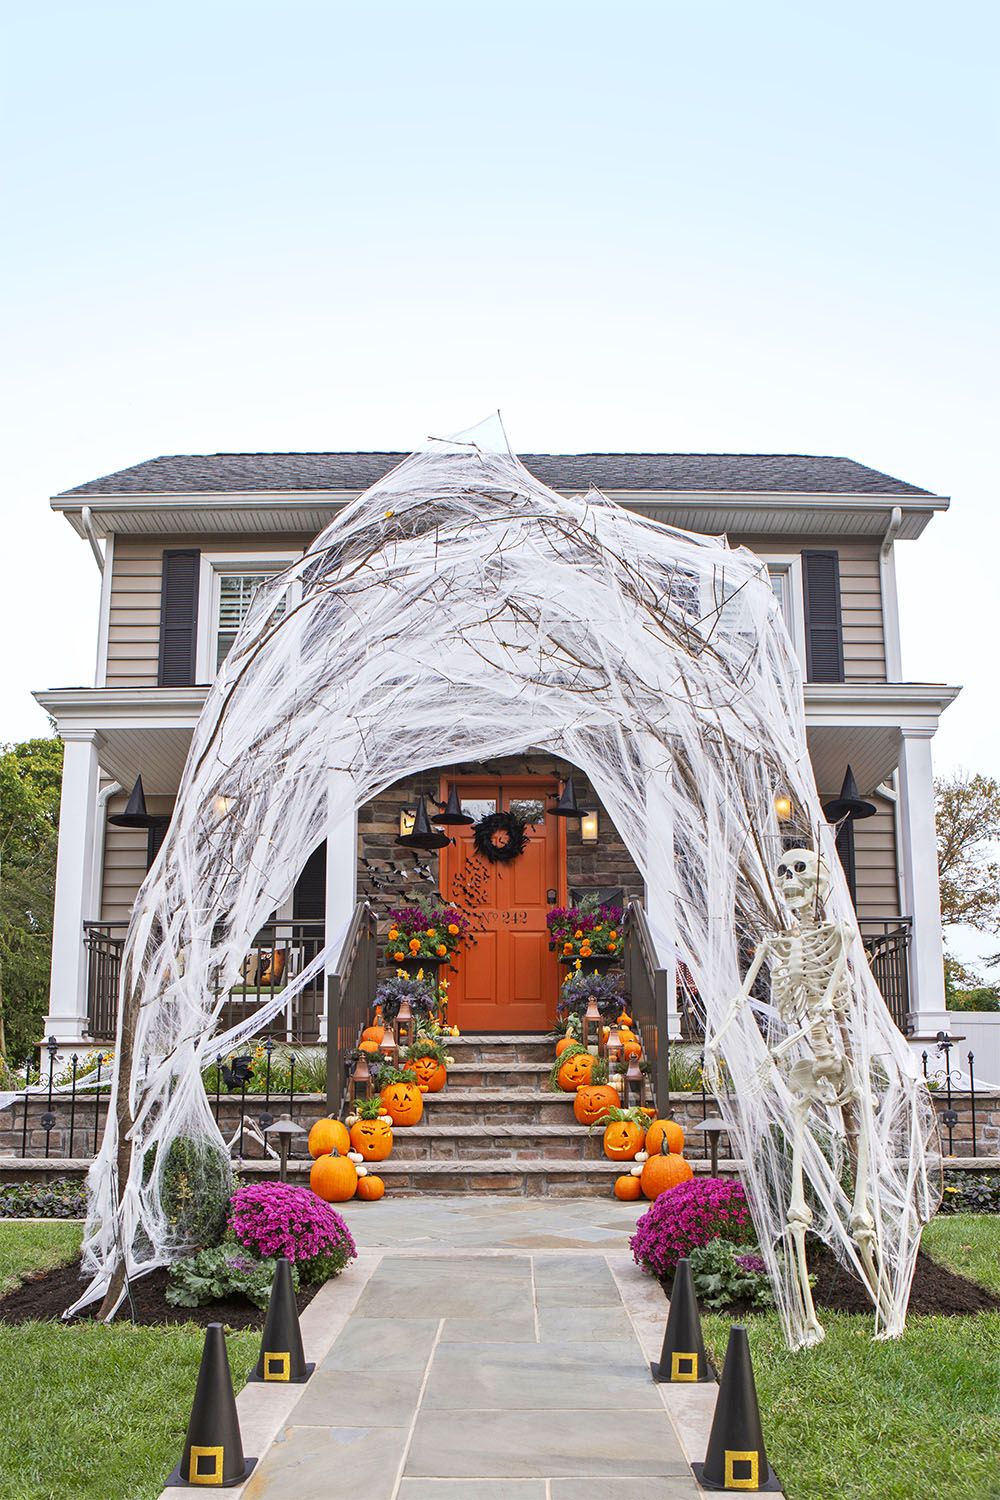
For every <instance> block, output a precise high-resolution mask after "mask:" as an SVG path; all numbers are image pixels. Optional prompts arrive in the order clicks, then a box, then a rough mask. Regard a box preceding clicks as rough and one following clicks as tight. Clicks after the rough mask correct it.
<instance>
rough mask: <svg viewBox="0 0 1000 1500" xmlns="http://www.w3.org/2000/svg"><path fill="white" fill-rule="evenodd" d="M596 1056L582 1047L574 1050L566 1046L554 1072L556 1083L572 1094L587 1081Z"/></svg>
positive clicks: (592, 1069)
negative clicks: (557, 1069) (556, 1071)
mask: <svg viewBox="0 0 1000 1500" xmlns="http://www.w3.org/2000/svg"><path fill="white" fill-rule="evenodd" d="M596 1062H597V1058H596V1057H594V1056H593V1054H592V1053H590V1052H585V1051H583V1050H582V1049H581V1050H580V1051H579V1052H574V1051H573V1050H572V1049H571V1048H567V1049H566V1051H565V1052H564V1054H563V1061H562V1062H561V1063H560V1065H559V1071H558V1073H557V1074H556V1083H557V1084H558V1085H559V1087H560V1088H561V1089H563V1090H564V1092H565V1093H567V1094H572V1093H573V1092H574V1090H575V1089H578V1088H579V1087H580V1086H581V1084H585V1083H589V1082H590V1078H591V1074H592V1073H593V1071H594V1065H595V1064H596Z"/></svg>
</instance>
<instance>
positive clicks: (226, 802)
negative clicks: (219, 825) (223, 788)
mask: <svg viewBox="0 0 1000 1500" xmlns="http://www.w3.org/2000/svg"><path fill="white" fill-rule="evenodd" d="M235 801H236V798H235V797H216V798H214V799H213V802H212V810H213V811H214V813H215V816H216V817H217V818H224V817H225V816H226V814H227V813H228V812H229V810H230V808H231V807H232V805H233V803H234V802H235Z"/></svg>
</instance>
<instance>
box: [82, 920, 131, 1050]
mask: <svg viewBox="0 0 1000 1500" xmlns="http://www.w3.org/2000/svg"><path fill="white" fill-rule="evenodd" d="M127 927H128V923H127V922H84V924H83V946H84V947H85V948H86V950H87V1031H88V1033H89V1035H90V1036H91V1037H92V1039H93V1040H94V1041H95V1042H110V1041H113V1040H114V1036H115V1031H116V1029H117V1022H118V980H119V977H120V976H121V969H122V948H123V947H124V946H125V932H126V929H127Z"/></svg>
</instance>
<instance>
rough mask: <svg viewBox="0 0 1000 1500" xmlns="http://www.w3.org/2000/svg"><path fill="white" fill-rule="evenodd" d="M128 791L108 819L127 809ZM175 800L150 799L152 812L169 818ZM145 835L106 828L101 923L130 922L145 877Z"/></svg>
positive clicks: (114, 802) (113, 801) (113, 802)
mask: <svg viewBox="0 0 1000 1500" xmlns="http://www.w3.org/2000/svg"><path fill="white" fill-rule="evenodd" d="M127 801H128V793H127V792H119V793H118V795H117V796H116V797H112V798H111V800H110V802H109V804H108V809H107V810H108V814H109V816H110V815H111V814H113V813H120V812H123V811H124V810H125V803H126V802H127ZM173 805H174V803H173V798H172V797H147V798H146V806H147V808H148V810H149V811H150V812H151V813H157V814H163V815H164V816H168V815H169V814H170V812H171V810H172V808H173ZM146 847H147V844H146V833H145V830H144V829H135V828H115V827H114V826H113V825H112V824H110V823H106V824H105V826H104V881H103V886H102V889H101V921H102V922H127V921H128V918H129V915H130V913H131V911H132V903H133V901H134V900H135V895H136V892H137V891H138V889H139V887H140V885H142V882H143V880H144V879H145V876H146Z"/></svg>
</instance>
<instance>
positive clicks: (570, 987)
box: [557, 973, 625, 1021]
mask: <svg viewBox="0 0 1000 1500" xmlns="http://www.w3.org/2000/svg"><path fill="white" fill-rule="evenodd" d="M591 1000H595V1001H596V1002H597V1009H598V1010H599V1011H600V1013H601V1019H602V1020H604V1021H617V1020H618V1017H619V1016H620V1015H621V1013H622V1008H623V1006H624V1004H625V996H624V993H623V986H622V978H621V975H617V974H616V975H613V974H584V973H575V974H572V975H570V977H569V979H567V980H566V981H565V982H564V983H563V985H562V987H561V988H560V990H559V1000H558V1002H557V1010H559V1011H560V1012H561V1011H562V1010H563V1009H564V1008H565V1009H568V1010H569V1012H570V1013H571V1014H572V1015H576V1016H582V1015H583V1013H584V1011H585V1010H586V1009H587V1006H588V1005H589V1004H590V1002H591Z"/></svg>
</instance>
